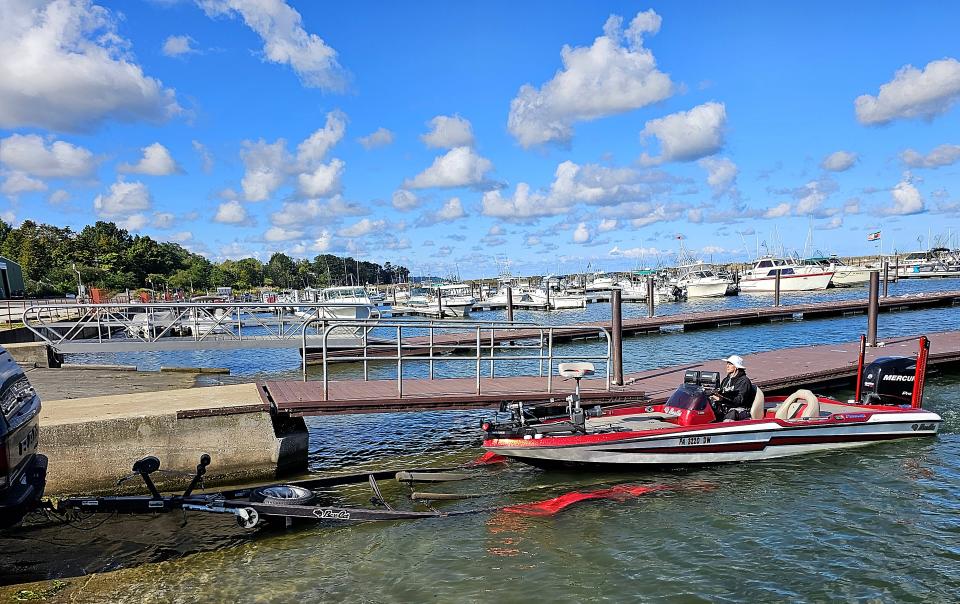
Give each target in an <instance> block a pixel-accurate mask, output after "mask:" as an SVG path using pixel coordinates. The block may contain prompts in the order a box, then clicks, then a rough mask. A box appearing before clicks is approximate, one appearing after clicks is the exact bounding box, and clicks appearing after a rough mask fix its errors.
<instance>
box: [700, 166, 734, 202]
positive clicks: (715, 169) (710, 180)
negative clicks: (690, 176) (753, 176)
mask: <svg viewBox="0 0 960 604" xmlns="http://www.w3.org/2000/svg"><path fill="white" fill-rule="evenodd" d="M697 164H698V165H699V166H700V167H701V168H703V169H704V170H706V171H707V184H708V185H710V188H711V189H712V190H713V195H714V197H720V196H722V195H724V194H726V193H729V192H731V191H732V190H733V187H735V183H736V181H737V174H738V172H739V170H738V169H737V164H735V163H733V162H732V161H730V160H729V159H727V158H726V157H720V158H717V157H705V158H703V159H701V160H700V161H698V162H697Z"/></svg>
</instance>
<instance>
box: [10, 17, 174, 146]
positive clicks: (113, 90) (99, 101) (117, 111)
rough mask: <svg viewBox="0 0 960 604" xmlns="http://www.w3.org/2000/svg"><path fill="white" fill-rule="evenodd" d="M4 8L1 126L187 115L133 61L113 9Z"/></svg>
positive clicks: (73, 127) (66, 127)
mask: <svg viewBox="0 0 960 604" xmlns="http://www.w3.org/2000/svg"><path fill="white" fill-rule="evenodd" d="M3 6H4V8H3V16H2V18H0V128H23V127H31V126H36V127H40V128H46V129H49V130H56V131H69V132H76V131H89V130H92V129H94V128H96V127H97V126H99V125H100V123H102V122H103V121H104V120H107V119H116V120H120V121H124V122H134V121H141V120H146V121H150V122H162V121H165V120H166V119H168V118H170V117H172V116H174V115H177V114H179V113H181V112H182V109H181V108H180V106H179V105H178V104H177V101H176V96H175V93H174V91H173V90H172V89H169V88H164V86H163V84H162V83H161V82H160V81H159V80H157V79H155V78H151V77H148V76H146V75H144V73H143V69H141V67H140V66H139V65H138V64H137V63H136V62H135V61H134V60H133V58H132V56H131V55H130V53H129V50H128V48H129V46H130V43H129V41H127V40H125V39H124V38H122V37H121V36H120V35H118V33H117V20H116V19H115V18H114V16H113V15H112V14H111V13H110V11H108V10H107V9H105V8H103V7H101V6H97V5H94V4H92V3H91V2H90V1H89V0H60V1H57V2H50V3H49V4H46V5H45V6H44V5H39V4H38V3H37V2H6V3H4V5H3Z"/></svg>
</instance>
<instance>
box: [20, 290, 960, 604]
mask: <svg viewBox="0 0 960 604" xmlns="http://www.w3.org/2000/svg"><path fill="white" fill-rule="evenodd" d="M953 283H955V282H950V281H945V282H902V283H900V284H897V285H892V286H891V294H892V295H901V294H905V293H916V292H918V291H934V290H942V289H952V288H953ZM830 296H833V298H830ZM865 296H866V292H865V290H862V289H860V290H834V291H831V292H826V293H823V294H817V295H814V296H811V297H810V298H811V299H810V301H812V300H825V299H846V298H851V297H853V298H865ZM794 301H797V302H799V301H807V300H806V299H804V298H802V297H791V298H786V299H785V301H784V303H785V304H789V303H792V302H794ZM769 304H770V298H769V297H759V298H754V297H751V296H739V297H737V298H726V299H723V300H716V301H708V302H705V303H703V304H702V305H701V306H700V307H697V306H696V305H695V304H690V303H688V304H676V305H668V304H663V305H660V306H658V309H657V312H658V314H666V313H668V312H670V311H671V310H674V311H676V312H689V311H691V310H709V309H714V308H718V307H742V306H748V305H762V306H766V305H769ZM674 307H675V308H674ZM643 313H644V308H643V307H642V306H638V307H636V309H635V310H629V311H625V315H627V316H630V315H631V314H633V315H642V314H643ZM496 316H497V314H496V313H481V314H480V315H479V317H480V318H495V317H496ZM517 318H518V319H528V318H533V319H536V320H538V321H541V322H545V321H549V322H553V323H565V324H566V323H575V322H583V321H590V320H597V321H602V320H605V318H606V319H608V318H609V306H608V305H604V304H595V305H591V306H589V307H588V308H587V309H585V310H581V311H574V312H570V313H566V312H564V313H559V312H553V313H531V314H530V315H525V314H523V313H518V316H517ZM865 324H866V319H865V317H864V316H863V315H857V316H850V317H838V318H834V319H824V320H815V321H787V322H781V323H771V324H762V325H754V326H744V327H731V328H721V329H716V330H704V331H696V332H691V333H685V334H684V333H670V334H663V335H654V336H641V337H636V338H628V339H626V340H625V341H624V361H625V370H626V371H635V370H640V369H646V368H651V367H656V366H664V365H671V364H676V363H680V362H687V361H698V360H702V359H708V358H719V357H721V356H724V355H727V354H730V353H739V354H747V353H751V352H758V351H762V350H769V349H774V348H783V347H790V346H802V345H807V344H809V345H814V344H826V343H831V342H847V341H851V340H854V339H856V337H857V336H858V335H859V334H860V333H862V332H863V331H864V329H865ZM950 329H960V312H958V311H957V309H954V308H941V309H929V310H920V311H909V312H896V313H887V312H882V313H881V314H880V330H879V331H880V335H881V337H882V338H893V337H897V336H904V335H916V334H920V333H925V332H932V331H940V330H950ZM589 345H590V344H580V343H577V344H571V345H569V346H567V347H566V350H577V347H578V346H589ZM289 352H291V353H292V354H291V356H290V357H285V356H284V355H285V354H286V352H285V351H270V354H263V353H262V352H261V353H257V352H255V351H234V352H229V353H223V352H219V353H209V354H208V353H179V354H182V355H183V356H184V357H185V358H183V359H179V360H170V358H169V357H162V358H161V357H160V356H159V355H150V354H141V355H124V358H123V359H122V362H125V363H136V364H138V365H140V366H141V368H149V367H150V366H151V364H155V365H156V366H159V365H160V364H169V365H175V364H191V365H198V364H202V365H214V366H229V367H230V368H231V370H232V371H233V372H234V373H235V374H239V375H240V376H242V377H244V378H245V379H250V378H251V377H269V378H276V377H286V378H294V379H296V378H298V377H299V359H298V356H297V353H296V351H289ZM131 356H136V357H137V358H136V360H131V358H130V357H131ZM71 360H73V361H74V362H76V361H77V360H78V359H71ZM90 362H117V359H116V357H112V356H111V355H101V358H99V359H96V360H95V361H94V360H91V361H90ZM463 365H469V364H463ZM460 366H461V365H457V366H456V367H460ZM338 371H339V372H340V373H339V375H337V376H336V377H338V378H342V377H347V376H356V375H357V373H356V372H357V369H356V368H342V369H338ZM375 371H381V372H383V373H384V377H388V370H387V369H385V368H381V369H375ZM450 371H451V372H453V373H456V372H458V371H463V369H450ZM958 387H960V372H945V373H940V374H937V375H934V376H933V377H932V378H931V379H930V380H929V381H928V388H927V393H926V401H925V403H926V404H925V406H926V407H927V408H930V409H931V410H933V411H935V412H937V413H939V414H940V415H941V416H943V418H944V424H943V426H942V428H941V433H940V435H939V436H938V437H936V438H935V439H931V440H920V441H911V442H902V443H899V442H891V443H884V444H878V445H873V446H868V447H864V448H860V449H853V450H849V451H845V452H836V453H831V454H821V455H809V456H802V457H795V458H787V459H782V460H773V461H767V462H761V463H753V464H737V465H726V466H717V467H707V468H702V469H696V470H689V469H688V470H683V471H658V472H644V473H635V474H611V473H597V472H563V471H549V472H544V471H541V470H537V469H533V468H528V467H525V466H523V465H520V464H508V465H506V466H505V467H500V468H496V469H492V470H490V471H489V472H488V473H486V474H484V475H483V476H482V477H480V478H478V479H476V480H475V481H472V482H470V483H469V484H465V485H459V484H458V485H456V488H458V489H460V490H463V491H464V492H487V493H498V495H496V496H494V497H492V498H491V499H490V500H486V501H483V502H477V501H468V502H459V503H455V504H452V507H450V509H454V508H456V507H463V508H469V507H478V506H487V505H504V504H512V503H517V502H525V501H535V500H541V499H545V498H548V497H553V496H557V495H560V494H562V493H565V492H569V491H572V490H581V491H584V490H590V489H593V488H600V487H602V486H609V485H611V484H617V483H626V484H636V485H663V486H666V487H668V490H665V491H661V492H657V493H654V494H649V495H644V496H641V497H637V498H631V499H627V500H624V501H595V502H586V503H582V504H578V505H575V506H573V507H571V508H569V509H567V510H565V511H563V512H561V513H560V514H557V515H555V516H550V517H527V516H518V515H511V514H505V513H500V512H490V513H482V514H477V515H473V516H466V517H456V518H438V519H429V520H422V521H413V522H410V521H403V522H395V523H368V524H358V525H354V526H333V527H329V526H326V527H325V526H306V527H302V528H295V529H292V530H273V531H270V530H268V531H263V532H259V533H248V532H244V531H243V530H242V529H239V528H237V527H236V525H235V524H234V523H233V521H232V518H230V517H227V516H224V517H209V516H208V517H204V516H202V515H191V516H190V517H189V521H188V523H187V525H186V527H181V523H182V518H180V517H177V515H174V514H171V515H165V516H158V517H154V518H148V517H144V518H132V519H122V518H109V519H107V520H106V522H104V523H103V524H102V525H101V526H98V527H94V526H93V525H89V526H84V527H83V528H87V529H90V530H87V531H72V530H70V529H69V528H68V529H66V530H64V529H62V528H59V529H54V528H52V527H48V528H43V529H38V530H35V531H33V532H31V533H29V534H27V533H24V534H21V535H19V536H18V537H17V538H14V539H4V543H3V544H2V545H3V546H4V547H5V548H6V550H5V551H8V552H10V553H11V554H12V555H13V556H15V557H17V556H19V558H15V559H22V560H23V561H24V562H23V569H22V572H21V573H20V574H19V575H17V576H16V577H13V578H14V579H16V580H18V581H27V580H36V579H42V578H50V577H56V576H62V577H67V579H66V580H68V581H82V582H85V585H84V587H83V593H84V596H85V597H86V598H88V599H92V600H102V601H116V602H138V603H140V602H169V601H238V602H253V601H256V602H289V601H294V600H298V601H337V602H413V601H427V600H432V601H441V602H473V601H477V602H479V601H491V600H496V601H500V602H528V601H530V600H531V599H532V598H536V599H537V600H542V601H551V602H584V601H593V600H604V599H606V600H610V601H655V602H656V601H663V602H673V601H684V602H686V601H708V600H709V601H748V602H756V601H795V600H801V601H825V600H844V601H847V600H878V601H925V602H928V601H956V594H957V593H960V500H958V498H957V497H956V493H957V492H960V403H958V402H957V393H958V391H960V388H958ZM839 394H840V395H841V396H849V395H850V393H849V392H841V393H839ZM486 414H489V412H480V411H476V412H433V413H421V414H385V415H368V416H362V415H360V416H339V417H322V418H308V426H309V428H310V470H311V471H313V472H326V471H333V470H343V469H346V468H373V467H386V466H411V465H416V466H435V465H450V464H455V463H460V462H465V461H468V460H470V459H472V458H473V457H475V456H476V455H477V454H479V453H480V449H479V448H478V443H479V439H480V432H479V429H478V424H479V421H480V419H481V418H482V417H483V416H484V415H486ZM214 463H216V460H214ZM381 488H382V490H383V491H384V496H385V498H386V499H387V500H401V499H402V498H403V497H405V495H406V493H407V492H408V490H407V489H406V487H401V486H400V485H398V484H396V483H393V482H392V481H389V482H388V481H381ZM451 488H453V487H451ZM369 496H370V493H369V487H367V486H366V485H363V486H359V487H356V488H352V487H351V488H350V489H347V490H346V491H344V495H342V497H343V500H342V501H343V502H344V503H349V504H352V505H364V504H367V503H368V498H369ZM93 521H96V522H100V521H101V519H93ZM93 521H90V522H93ZM51 557H52V558H54V559H56V561H57V562H56V564H50V562H49V559H50V558H51ZM43 560H47V562H46V563H44V562H43ZM32 562H34V563H32ZM113 569H122V570H120V571H119V572H118V573H114V574H110V575H101V576H98V577H93V578H92V579H89V581H88V580H87V579H86V578H82V579H70V578H69V577H77V576H79V575H83V574H87V573H91V572H97V571H105V570H113Z"/></svg>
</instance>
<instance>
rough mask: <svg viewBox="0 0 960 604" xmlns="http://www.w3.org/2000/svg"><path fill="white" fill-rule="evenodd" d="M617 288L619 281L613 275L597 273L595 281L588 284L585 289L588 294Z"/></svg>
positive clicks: (594, 277) (594, 276)
mask: <svg viewBox="0 0 960 604" xmlns="http://www.w3.org/2000/svg"><path fill="white" fill-rule="evenodd" d="M616 286H617V280H616V279H614V278H613V275H607V274H604V273H595V274H594V275H593V279H591V280H590V282H589V283H587V285H586V287H584V289H585V290H586V291H588V292H604V291H609V290H611V289H614V288H615V287H616Z"/></svg>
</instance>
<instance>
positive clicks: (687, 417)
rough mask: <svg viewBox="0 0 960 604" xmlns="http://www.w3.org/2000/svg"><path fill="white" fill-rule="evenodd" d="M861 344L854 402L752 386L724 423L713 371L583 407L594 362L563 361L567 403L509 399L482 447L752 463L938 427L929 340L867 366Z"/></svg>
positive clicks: (540, 457)
mask: <svg viewBox="0 0 960 604" xmlns="http://www.w3.org/2000/svg"><path fill="white" fill-rule="evenodd" d="M863 350H864V347H863V346H862V345H861V355H860V362H859V364H858V367H859V371H858V380H857V384H858V387H857V394H856V398H855V400H850V401H839V400H836V399H833V398H830V397H826V396H818V395H815V394H813V393H812V392H810V391H809V390H798V391H796V392H794V393H793V394H791V395H790V396H787V397H783V396H776V397H766V396H765V395H764V394H763V392H762V391H761V390H760V389H759V388H756V394H755V397H754V400H753V404H752V408H751V409H750V418H749V419H744V420H739V421H719V420H718V418H719V417H722V415H721V413H722V410H720V409H718V408H716V407H715V403H713V402H711V399H710V394H711V393H712V392H713V391H715V390H716V389H717V388H718V387H719V384H720V374H719V372H715V371H687V372H686V374H685V375H684V380H683V384H681V385H680V387H679V388H677V390H676V391H675V392H674V393H673V394H672V395H671V396H670V398H669V399H668V400H667V401H666V402H664V403H658V404H630V405H627V406H613V407H608V408H601V407H599V406H598V407H594V408H592V409H585V408H583V407H581V406H580V395H579V393H580V379H581V378H583V377H586V376H588V375H590V374H592V372H593V365H592V364H591V363H561V364H560V365H559V372H560V375H561V376H564V377H569V378H573V379H576V380H577V389H576V393H575V394H574V395H571V396H570V397H568V398H567V405H566V407H558V406H557V404H556V403H547V404H544V405H540V406H535V405H534V406H531V405H526V406H525V405H524V404H523V403H511V404H509V405H504V406H502V407H501V410H503V411H510V413H511V418H510V420H509V421H507V422H503V423H498V422H497V421H496V420H484V422H483V424H482V428H483V430H484V432H485V436H484V441H483V447H484V448H485V449H487V451H490V452H492V453H496V454H499V455H504V456H506V457H508V458H512V459H516V460H518V461H522V462H525V463H529V464H531V465H537V466H551V465H584V466H608V467H609V466H624V465H625V466H641V467H642V466H647V467H649V466H657V465H668V466H683V465H695V464H705V463H727V462H738V461H755V460H763V459H772V458H777V457H786V456H791V455H800V454H803V453H813V452H818V451H829V450H835V449H846V448H850V447H859V446H863V445H868V444H871V443H876V442H881V441H887V440H892V439H901V438H917V437H929V436H933V435H935V434H936V433H937V430H938V429H939V427H940V424H941V421H942V419H941V417H940V416H939V415H937V414H936V413H933V412H931V411H926V410H924V409H922V408H921V403H922V399H923V380H924V375H925V370H926V359H927V353H928V351H929V341H928V340H927V339H926V338H925V337H923V338H921V345H920V352H919V354H918V355H917V357H916V358H915V359H914V358H907V357H881V358H878V359H876V360H874V361H873V362H872V363H870V364H869V365H868V366H866V367H864V364H863Z"/></svg>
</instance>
